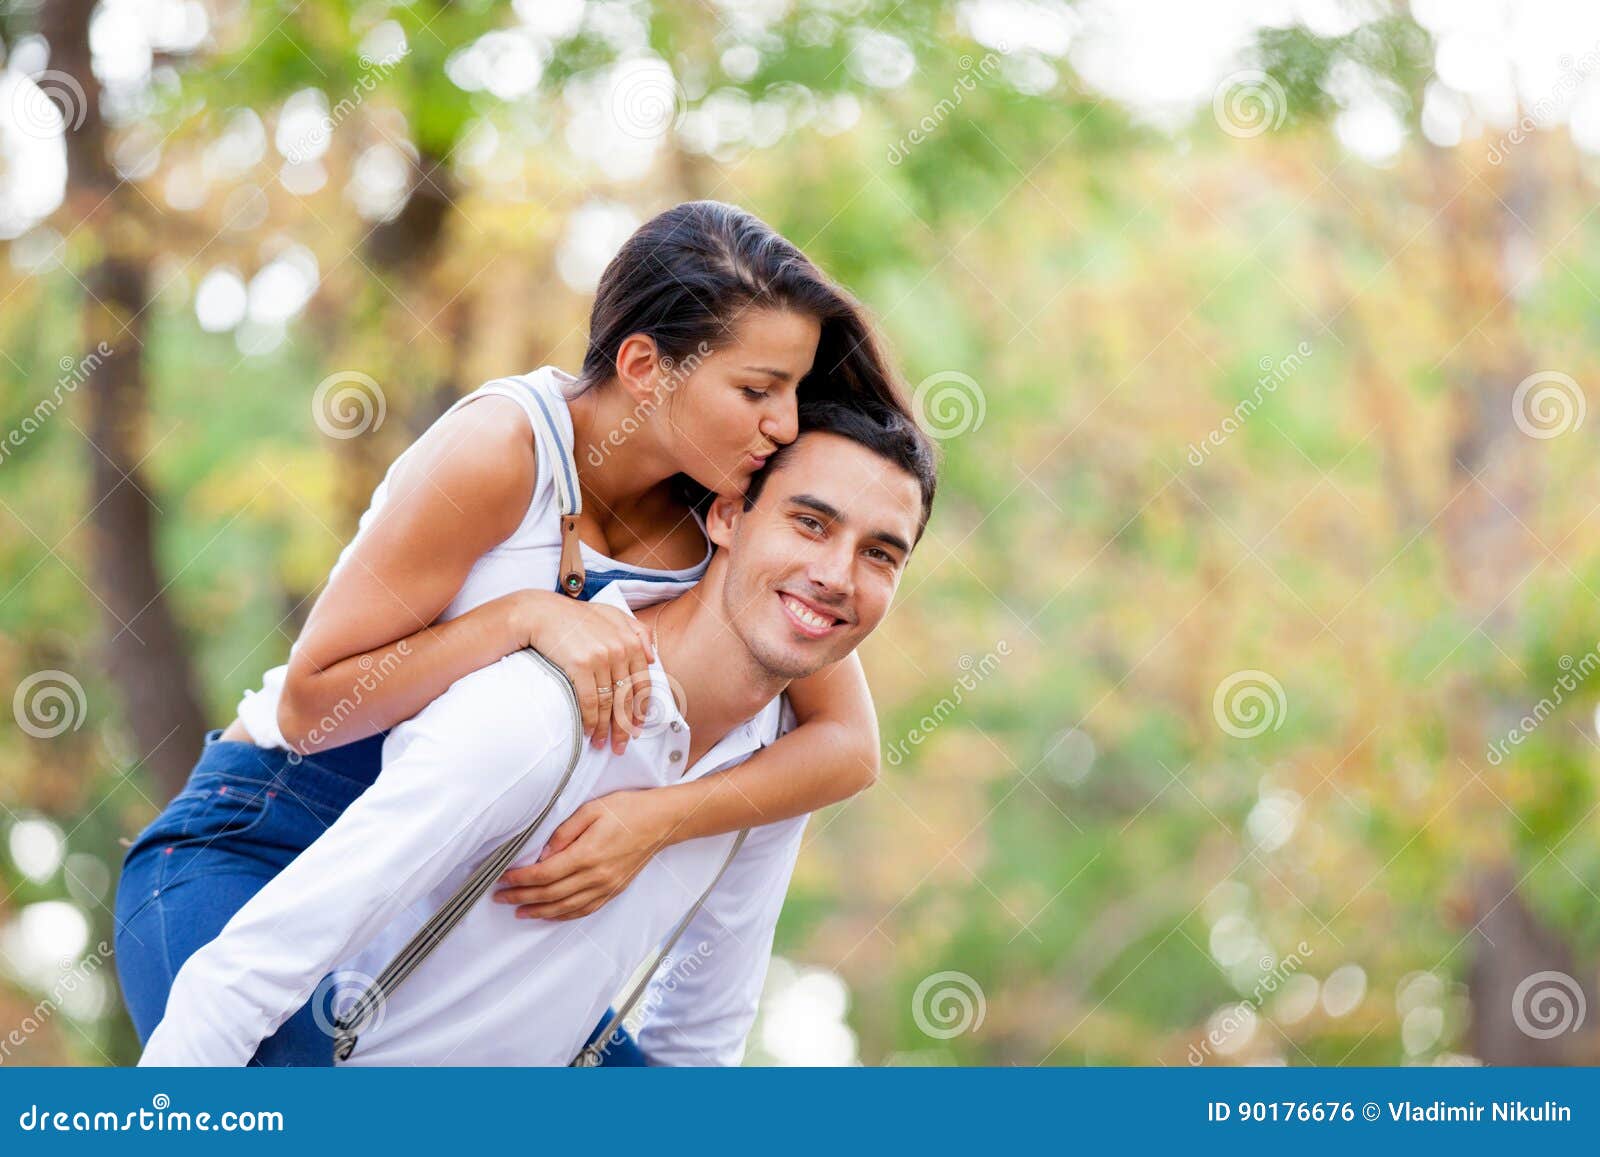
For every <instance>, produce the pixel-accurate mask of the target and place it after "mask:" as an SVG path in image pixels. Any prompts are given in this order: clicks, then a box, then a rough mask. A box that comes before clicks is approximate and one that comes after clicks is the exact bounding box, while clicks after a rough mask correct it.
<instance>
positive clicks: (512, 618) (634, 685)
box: [493, 591, 655, 755]
mask: <svg viewBox="0 0 1600 1157" xmlns="http://www.w3.org/2000/svg"><path fill="white" fill-rule="evenodd" d="M493 605H494V608H495V613H498V614H501V615H503V616H504V617H505V621H506V625H507V628H508V630H509V631H510V635H511V640H512V646H511V648H510V649H512V650H517V649H520V648H522V647H532V648H533V649H534V650H535V651H538V652H539V653H540V654H541V655H543V656H544V657H545V658H546V659H549V660H550V661H551V662H552V663H554V664H555V665H556V666H557V667H560V668H561V670H562V671H564V672H565V673H566V676H567V678H568V679H570V680H572V685H573V687H574V688H575V689H576V690H577V692H578V705H579V707H580V708H581V709H582V712H583V730H584V734H586V735H588V736H589V738H590V741H591V742H592V743H593V744H594V746H595V747H604V746H605V743H606V738H607V736H609V737H610V739H611V749H612V750H613V751H614V752H616V753H617V754H618V755H620V754H622V752H623V751H624V750H626V749H627V746H628V740H629V739H630V738H632V737H633V736H634V735H636V734H637V733H638V731H639V728H640V727H641V726H642V725H643V724H644V713H645V709H646V704H647V702H648V699H649V689H650V675H649V671H648V668H649V666H650V663H651V661H652V660H654V658H655V653H654V651H652V650H651V648H650V632H649V631H648V630H647V629H646V628H645V626H644V624H642V623H640V622H639V620H637V619H635V618H634V617H633V616H632V615H629V614H626V613H625V612H623V611H620V610H618V609H617V608H616V607H610V606H607V605H605V604H604V603H585V602H579V601H578V600H577V599H571V598H568V597H567V596H566V595H562V594H557V593H556V592H555V591H517V592H516V593H515V594H510V595H506V596H504V597H503V598H499V599H496V600H494V604H493Z"/></svg>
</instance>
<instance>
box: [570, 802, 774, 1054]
mask: <svg viewBox="0 0 1600 1157" xmlns="http://www.w3.org/2000/svg"><path fill="white" fill-rule="evenodd" d="M749 834H750V829H749V828H745V829H744V830H743V831H742V832H740V833H739V835H738V837H737V838H735V840H734V841H733V847H731V848H729V849H728V857H727V859H725V860H723V861H722V867H720V868H718V869H717V874H716V875H715V876H712V877H711V883H709V884H707V885H706V890H705V891H704V892H701V893H700V898H699V899H698V900H696V901H695V902H694V907H692V908H690V909H689V910H688V911H687V912H686V913H684V916H683V919H682V920H679V921H678V925H677V927H675V928H674V929H673V930H672V933H671V934H670V935H669V936H668V937H667V938H666V940H664V941H663V942H662V944H661V947H660V948H659V949H657V950H656V955H655V959H653V960H651V961H650V965H649V967H647V968H646V969H645V970H644V975H643V976H641V977H639V979H638V981H637V982H636V983H635V984H634V986H633V988H631V989H630V990H629V991H628V995H627V997H626V998H625V999H624V1000H623V1001H622V1003H621V1004H619V1005H617V1010H616V1011H615V1012H614V1013H612V1014H611V1019H609V1020H607V1021H606V1023H605V1026H604V1027H603V1028H601V1030H600V1032H599V1033H598V1034H597V1035H596V1036H595V1038H594V1041H593V1042H592V1043H590V1044H586V1045H584V1046H583V1050H582V1051H581V1052H579V1053H578V1055H577V1056H575V1057H573V1058H572V1063H571V1064H569V1065H568V1066H567V1067H568V1068H573V1069H595V1068H599V1067H600V1066H601V1065H603V1064H605V1054H606V1040H607V1039H608V1038H609V1037H610V1036H611V1034H612V1033H614V1032H616V1031H617V1026H618V1025H620V1024H621V1023H622V1022H623V1021H624V1020H626V1019H627V1017H628V1014H629V1013H630V1012H632V1011H633V1008H634V1005H636V1004H638V1003H639V998H640V997H642V996H643V995H644V993H645V989H647V988H649V987H650V982H651V981H652V980H654V979H655V975H656V973H657V972H659V971H660V970H661V964H662V962H663V961H664V960H666V958H667V955H668V954H669V953H670V952H671V951H672V950H673V948H674V947H676V946H677V943H678V941H679V939H681V938H682V936H683V934H684V932H685V931H686V930H687V929H688V927H689V922H690V921H691V920H693V919H694V918H695V916H696V915H698V914H699V912H700V909H701V908H703V907H705V903H706V900H707V898H708V897H710V895H711V889H713V888H715V887H716V886H717V885H718V884H719V883H721V882H722V877H723V876H724V875H725V874H726V873H727V871H728V866H729V865H730V864H732V863H733V857H735V856H737V855H738V854H739V849H740V848H742V847H743V846H744V841H745V837H746V836H748V835H749Z"/></svg>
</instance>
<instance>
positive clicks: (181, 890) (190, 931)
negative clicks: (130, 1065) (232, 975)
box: [116, 852, 333, 1068]
mask: <svg viewBox="0 0 1600 1157" xmlns="http://www.w3.org/2000/svg"><path fill="white" fill-rule="evenodd" d="M178 855H179V853H177V852H175V853H173V856H172V857H171V858H177V857H178ZM271 877H272V873H270V872H267V871H253V872H225V871H209V870H208V871H206V872H205V873H204V874H202V875H196V876H193V877H191V878H189V879H187V880H180V881H179V882H177V883H175V884H169V885H168V886H167V887H163V888H160V889H159V891H160V895H158V896H154V895H153V896H149V897H148V898H147V902H146V903H145V904H144V905H143V906H142V907H139V908H138V909H137V911H136V912H135V913H134V914H133V915H132V916H131V918H129V919H126V920H124V919H123V918H122V909H123V907H124V904H123V902H122V899H121V892H120V891H119V893H118V905H117V906H118V920H117V933H116V950H117V973H118V975H119V976H120V978H121V980H122V991H123V996H124V998H125V1000H126V1001H127V1005H128V1013H129V1015H130V1016H132V1017H133V1024H134V1028H136V1029H137V1030H138V1033H139V1040H140V1041H141V1042H142V1041H145V1040H147V1039H148V1038H149V1036H150V1034H151V1033H152V1032H154V1031H155V1027H156V1025H157V1024H159V1023H160V1022H161V1016H162V1013H163V1012H164V1011H165V1009H166V1004H167V994H168V993H169V992H170V991H171V989H172V981H173V978H174V977H176V976H177V973H178V969H179V968H181V967H183V962H184V961H186V960H188V959H189V957H190V956H191V955H192V954H193V953H194V952H195V950H197V949H199V948H201V947H203V946H204V945H206V944H208V943H210V942H211V941H212V940H214V939H216V937H217V934H218V933H219V932H221V931H222V927H223V925H225V924H226V923H227V922H228V921H229V920H230V919H231V918H232V917H233V914H234V913H235V912H237V911H238V910H239V909H240V908H242V907H244V906H245V904H246V903H247V902H248V901H249V900H250V897H252V896H254V895H255V894H256V893H257V892H258V891H260V890H261V888H262V886H263V885H264V884H266V882H267V881H268V880H269V879H271ZM146 878H148V875H147V873H146V872H144V871H137V870H133V869H132V868H131V866H130V870H128V871H125V872H124V874H123V880H124V887H127V886H128V885H129V884H130V883H131V882H133V881H134V880H135V879H137V880H138V881H139V882H140V883H142V882H143V881H144V880H145V879H146ZM154 890H156V889H152V891H154ZM250 1063H251V1064H252V1065H275V1066H292V1067H296V1068H306V1067H315V1066H330V1065H332V1064H333V1038H332V1037H331V1036H330V1035H329V1034H328V1033H327V1032H325V1031H323V1029H322V1027H321V1026H320V1025H318V1024H317V1021H316V1017H315V1015H314V1013H313V1009H312V1006H311V1004H309V1003H308V1004H306V1005H305V1006H304V1007H303V1008H301V1009H300V1011H299V1012H297V1013H295V1014H294V1016H292V1017H290V1018H289V1020H287V1021H285V1022H284V1024H283V1025H282V1026H281V1027H280V1028H279V1029H278V1031H277V1032H275V1033H274V1034H273V1035H272V1036H270V1037H268V1038H267V1039H266V1040H264V1041H263V1042H261V1046H260V1048H259V1049H257V1050H256V1055H255V1059H254V1060H252V1061H251V1062H250Z"/></svg>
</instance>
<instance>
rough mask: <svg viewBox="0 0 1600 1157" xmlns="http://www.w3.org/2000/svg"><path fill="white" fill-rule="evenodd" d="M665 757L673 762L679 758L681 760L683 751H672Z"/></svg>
mask: <svg viewBox="0 0 1600 1157" xmlns="http://www.w3.org/2000/svg"><path fill="white" fill-rule="evenodd" d="M667 758H668V759H670V760H672V762H673V763H677V762H678V761H679V760H681V759H682V758H683V752H681V751H674V752H673V753H672V754H671V755H669V756H667Z"/></svg>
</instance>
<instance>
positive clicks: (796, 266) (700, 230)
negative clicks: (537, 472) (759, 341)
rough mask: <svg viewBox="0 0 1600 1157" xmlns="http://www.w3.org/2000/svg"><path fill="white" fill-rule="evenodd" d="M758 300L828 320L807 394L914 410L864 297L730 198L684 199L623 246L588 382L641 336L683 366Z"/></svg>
mask: <svg viewBox="0 0 1600 1157" xmlns="http://www.w3.org/2000/svg"><path fill="white" fill-rule="evenodd" d="M752 307H754V308H771V309H789V310H793V311H795V312H797V313H803V314H807V315H809V316H811V317H814V318H816V319H817V322H818V324H819V325H820V326H821V329H822V334H821V337H820V338H819V339H818V342H817V356H816V360H815V362H814V363H813V364H812V368H811V372H810V373H809V374H807V375H806V376H805V378H804V379H803V380H802V381H801V382H800V388H799V398H800V400H801V401H816V400H831V401H836V402H841V403H843V404H844V405H847V406H851V407H855V408H869V409H878V410H886V409H887V410H896V411H898V412H900V413H902V414H906V415H907V416H909V414H910V408H909V405H908V403H907V401H906V397H905V393H904V391H903V389H902V388H901V385H900V383H899V382H898V381H897V380H896V378H895V376H894V373H893V372H892V371H891V370H890V368H889V363H888V361H887V360H886V359H885V358H884V356H883V353H882V351H881V350H880V348H879V346H878V341H877V339H876V337H875V336H874V335H873V331H872V327H871V325H870V324H869V323H868V322H867V319H866V316H865V313H864V311H863V310H862V308H861V306H860V305H859V304H858V303H857V302H856V301H855V299H854V298H852V297H851V296H850V295H849V294H848V293H846V292H845V291H844V290H843V289H841V288H840V287H839V286H837V285H835V284H834V283H833V282H832V281H831V280H829V279H828V277H827V276H825V275H824V274H823V272H822V271H821V270H820V269H818V268H817V267H816V266H815V265H813V264H812V263H811V260H810V258H808V257H807V256H806V255H805V254H804V253H802V252H800V250H799V249H798V248H796V247H795V246H794V245H793V244H791V243H790V242H789V241H788V240H786V239H785V238H784V237H783V236H782V235H781V234H779V233H778V232H777V231H776V230H774V229H773V228H772V227H771V226H770V225H768V224H766V222H764V221H762V220H760V219H759V218H758V217H756V216H754V215H753V214H750V213H746V212H745V211H744V210H743V209H739V208H736V207H734V206H732V205H725V204H723V203H722V202H720V201H687V202H685V203H684V204H682V205H677V206H675V207H673V208H671V209H668V210H667V211H666V212H664V213H661V214H658V215H657V216H655V217H652V218H651V219H650V220H648V221H646V222H645V223H644V224H643V225H641V226H640V227H639V228H638V229H637V230H636V231H635V232H634V234H633V236H631V237H629V238H628V240H627V241H626V242H624V243H623V246H622V248H621V249H620V250H618V251H617V255H616V256H615V257H613V258H612V259H611V263H610V264H609V265H607V266H606V269H605V273H603V274H602V275H601V277H600V286H599V288H598V290H596V292H595V299H594V309H593V310H592V311H591V312H590V314H589V346H588V349H587V350H586V351H585V352H584V355H583V369H582V371H581V373H580V375H579V379H580V381H581V383H582V385H583V386H584V387H589V386H594V385H597V384H598V383H600V382H603V381H605V380H607V379H608V378H610V377H611V376H612V374H613V373H614V372H615V368H616V362H617V351H618V350H619V349H620V348H621V346H622V343H623V341H624V340H625V339H626V338H628V337H629V336H631V335H633V334H636V333H639V334H644V335H646V336H647V337H650V338H653V339H654V340H655V343H656V348H657V349H658V350H659V351H660V352H661V353H662V354H663V355H664V356H666V357H670V358H672V359H673V361H674V362H675V363H677V364H679V365H682V364H683V363H684V360H685V359H686V358H689V357H692V356H696V355H699V354H702V353H704V352H707V351H709V350H714V349H717V348H718V347H719V346H722V345H724V344H726V342H727V341H728V340H729V338H731V336H732V332H733V327H734V325H735V323H736V321H737V319H738V316H739V314H740V313H741V312H742V311H743V310H745V309H749V308H752ZM696 489H697V488H696ZM701 497H702V495H700V494H698V493H696V494H695V495H694V499H695V501H698V500H699V499H700V498H701Z"/></svg>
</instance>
